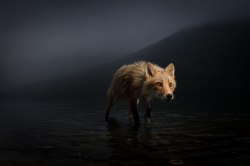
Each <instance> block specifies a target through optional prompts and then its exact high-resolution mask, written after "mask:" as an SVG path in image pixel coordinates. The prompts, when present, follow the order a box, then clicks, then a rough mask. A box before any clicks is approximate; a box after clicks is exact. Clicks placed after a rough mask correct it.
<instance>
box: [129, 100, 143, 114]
mask: <svg viewBox="0 0 250 166" xmlns="http://www.w3.org/2000/svg"><path fill="white" fill-rule="evenodd" d="M139 102H140V100H139V99H137V108H138V105H139ZM129 118H130V119H133V113H132V110H131V108H130V110H129Z"/></svg>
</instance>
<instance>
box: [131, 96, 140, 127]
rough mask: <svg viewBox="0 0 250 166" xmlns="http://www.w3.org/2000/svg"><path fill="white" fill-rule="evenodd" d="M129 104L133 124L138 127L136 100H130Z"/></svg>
mask: <svg viewBox="0 0 250 166" xmlns="http://www.w3.org/2000/svg"><path fill="white" fill-rule="evenodd" d="M129 104H130V112H132V115H133V120H134V124H135V125H139V124H140V119H139V115H138V112H137V99H130V100H129ZM130 115H131V114H130Z"/></svg>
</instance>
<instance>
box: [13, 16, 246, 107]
mask: <svg viewBox="0 0 250 166" xmlns="http://www.w3.org/2000/svg"><path fill="white" fill-rule="evenodd" d="M249 29H250V21H245V22H235V23H228V24H221V25H220V24H217V25H208V26H202V27H198V28H192V29H186V30H183V31H180V32H178V33H175V34H173V35H171V36H169V37H167V38H165V39H163V40H161V41H159V42H158V43H156V44H153V45H150V46H148V47H146V48H144V49H142V50H140V51H138V52H136V53H134V54H130V55H128V56H124V57H122V58H120V59H118V60H116V61H114V62H112V63H109V64H106V65H103V66H100V67H98V68H93V69H89V70H87V71H83V72H82V76H81V77H73V78H65V79H57V80H51V81H44V82H39V83H33V84H29V85H27V86H25V87H22V88H19V89H16V90H15V91H13V92H12V94H29V95H31V94H37V95H48V94H49V95H73V96H82V98H88V99H93V100H105V101H106V100H107V99H106V91H107V89H108V87H109V84H110V82H111V79H112V76H113V74H114V73H115V71H116V70H117V69H118V68H119V67H120V66H122V65H123V64H128V63H132V62H134V61H139V60H145V61H150V62H153V63H156V64H159V65H160V66H162V67H166V66H167V65H168V64H169V63H171V62H172V63H174V65H175V68H176V80H177V89H176V92H175V95H176V101H175V104H172V106H173V105H174V106H175V107H176V108H180V107H184V106H187V107H190V108H192V107H196V108H201V109H205V108H217V107H219V108H239V107H240V106H242V107H243V106H245V105H244V104H245V103H246V102H247V101H248V99H249V97H248V95H249V93H250V88H249V78H248V77H249V60H250V58H249V56H250V31H249ZM170 106H171V104H170Z"/></svg>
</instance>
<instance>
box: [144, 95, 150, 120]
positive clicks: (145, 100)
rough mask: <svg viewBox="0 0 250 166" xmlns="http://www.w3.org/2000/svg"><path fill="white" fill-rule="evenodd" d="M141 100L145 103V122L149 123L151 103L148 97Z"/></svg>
mask: <svg viewBox="0 0 250 166" xmlns="http://www.w3.org/2000/svg"><path fill="white" fill-rule="evenodd" d="M143 101H144V102H145V105H146V113H145V123H147V124H151V120H150V115H151V104H150V98H144V97H143Z"/></svg>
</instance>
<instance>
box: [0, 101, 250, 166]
mask: <svg viewBox="0 0 250 166" xmlns="http://www.w3.org/2000/svg"><path fill="white" fill-rule="evenodd" d="M99 107H102V106H100V105H98V108H97V107H94V106H93V104H90V103H86V104H85V103H33V102H31V103H29V102H21V103H13V102H12V103H11V104H4V105H0V122H1V125H0V165H175V164H191V165H214V164H215V165H216V164H217V165H223V164H224V165H230V164H231V163H235V165H238V164H241V165H249V164H250V160H249V154H250V151H249V149H250V132H249V127H250V121H249V119H250V114H246V113H242V114H241V113H237V114H236V113H234V114H232V113H223V112H222V113H220V112H215V111H214V112H213V111H211V112H202V111H182V110H178V111H170V110H168V111H166V110H160V109H159V110H157V109H155V110H154V111H153V112H152V114H153V115H152V122H153V124H151V125H147V124H144V123H142V124H141V125H140V126H136V127H135V126H133V124H132V123H131V122H130V121H129V116H128V110H126V109H123V108H119V107H118V108H116V109H115V110H113V111H112V113H111V115H110V120H109V122H106V121H105V120H104V114H105V110H104V109H100V108H99ZM103 108H105V105H103ZM143 113H144V110H141V112H140V110H139V116H140V117H141V122H143V121H142V118H143Z"/></svg>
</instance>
